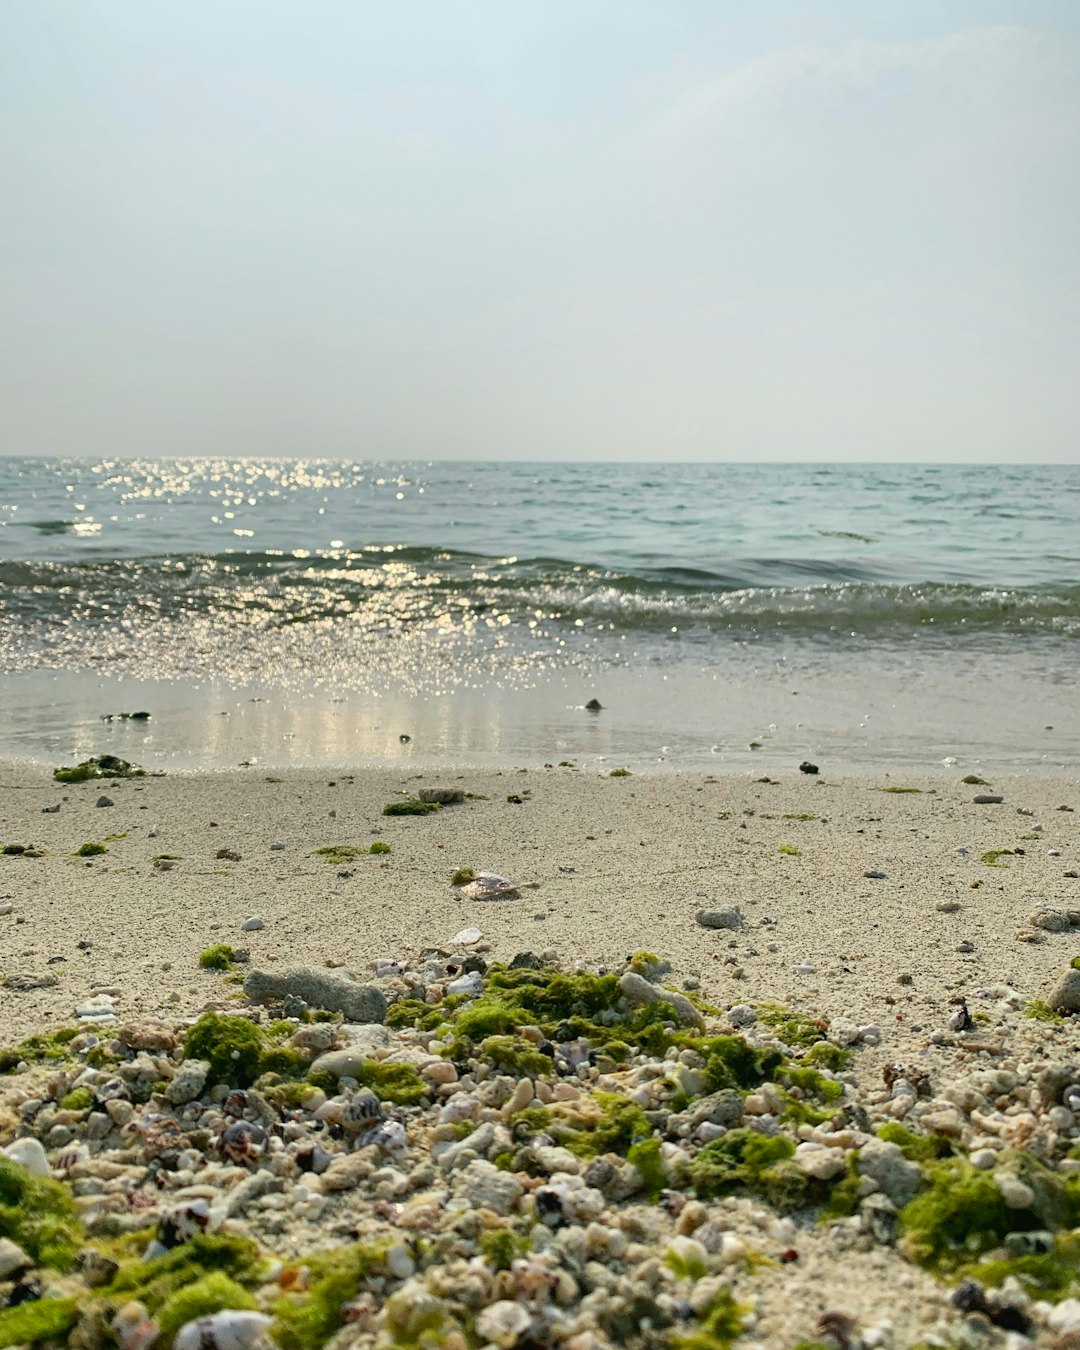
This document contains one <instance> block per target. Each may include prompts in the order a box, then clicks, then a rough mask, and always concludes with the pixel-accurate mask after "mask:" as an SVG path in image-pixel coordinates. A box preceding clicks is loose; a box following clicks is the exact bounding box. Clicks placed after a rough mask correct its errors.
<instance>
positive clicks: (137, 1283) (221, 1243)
mask: <svg viewBox="0 0 1080 1350" xmlns="http://www.w3.org/2000/svg"><path fill="white" fill-rule="evenodd" d="M264 1271H265V1262H264V1261H263V1260H262V1258H261V1257H260V1255H259V1249H258V1247H257V1246H256V1244H255V1243H254V1242H252V1241H251V1240H250V1239H249V1238H242V1237H234V1236H231V1235H229V1234H224V1233H199V1234H197V1235H196V1236H195V1237H193V1238H192V1239H191V1240H190V1241H189V1242H185V1243H182V1244H181V1245H180V1246H178V1247H174V1248H173V1249H172V1250H171V1251H168V1252H164V1253H163V1254H162V1255H161V1256H156V1257H154V1258H153V1259H151V1260H149V1261H144V1260H142V1259H141V1258H139V1257H133V1258H131V1259H129V1260H126V1261H122V1262H121V1264H120V1268H119V1270H118V1271H117V1273H116V1275H115V1276H114V1278H113V1282H112V1284H110V1285H107V1286H106V1287H105V1288H104V1289H102V1290H101V1291H100V1292H101V1297H102V1298H103V1299H105V1300H106V1301H107V1302H108V1303H109V1304H115V1305H119V1304H122V1303H127V1302H129V1301H130V1300H132V1299H138V1300H139V1302H141V1303H144V1304H145V1305H146V1307H147V1309H148V1310H149V1312H150V1313H151V1315H152V1316H158V1315H159V1314H160V1313H161V1312H163V1311H164V1309H165V1308H166V1307H167V1306H168V1304H169V1302H170V1300H172V1299H174V1298H175V1297H176V1296H177V1295H179V1294H181V1293H182V1291H184V1290H187V1289H192V1288H195V1287H196V1286H197V1285H198V1284H199V1283H201V1281H202V1280H203V1279H204V1278H205V1277H206V1276H208V1275H219V1276H221V1277H223V1278H227V1279H228V1280H229V1283H230V1285H233V1284H235V1285H236V1286H237V1287H241V1288H242V1287H244V1286H249V1287H254V1286H257V1285H258V1284H259V1283H260V1281H261V1279H262V1277H263V1274H264ZM219 1288H220V1286H219ZM176 1306H177V1305H176V1304H174V1308H175V1307H176ZM181 1325H183V1323H182V1322H181V1323H178V1324H177V1325H176V1326H175V1327H174V1329H173V1334H175V1331H176V1330H178V1329H179V1327H180V1326H181ZM166 1343H167V1342H166Z"/></svg>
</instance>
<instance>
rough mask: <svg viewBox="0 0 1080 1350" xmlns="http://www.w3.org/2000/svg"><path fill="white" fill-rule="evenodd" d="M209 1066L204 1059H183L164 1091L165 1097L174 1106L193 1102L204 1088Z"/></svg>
mask: <svg viewBox="0 0 1080 1350" xmlns="http://www.w3.org/2000/svg"><path fill="white" fill-rule="evenodd" d="M209 1073H210V1065H209V1063H208V1062H207V1061H206V1060H205V1059H185V1060H184V1062H183V1063H182V1064H181V1065H180V1067H179V1068H178V1069H177V1070H176V1073H175V1074H174V1075H173V1078H172V1081H171V1082H170V1083H169V1085H168V1087H166V1089H165V1096H166V1097H167V1098H168V1099H169V1101H170V1102H172V1103H173V1105H174V1106H185V1105H186V1104H187V1103H188V1102H193V1101H195V1099H196V1098H197V1097H198V1096H199V1094H200V1093H201V1092H202V1090H203V1088H204V1087H205V1086H206V1079H207V1077H208V1075H209Z"/></svg>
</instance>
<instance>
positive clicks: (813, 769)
mask: <svg viewBox="0 0 1080 1350" xmlns="http://www.w3.org/2000/svg"><path fill="white" fill-rule="evenodd" d="M799 772H800V773H817V772H818V766H817V765H816V764H811V763H810V761H809V760H808V759H804V760H803V762H802V763H801V764H800V765H799Z"/></svg>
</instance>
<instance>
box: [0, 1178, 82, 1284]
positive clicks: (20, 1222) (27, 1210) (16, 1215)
mask: <svg viewBox="0 0 1080 1350" xmlns="http://www.w3.org/2000/svg"><path fill="white" fill-rule="evenodd" d="M0 1237H6V1238H10V1239H11V1240H12V1242H16V1243H18V1245H19V1246H20V1247H21V1248H22V1249H23V1251H24V1252H26V1254H27V1255H28V1256H31V1257H32V1258H33V1259H34V1262H35V1263H36V1264H37V1265H39V1266H51V1267H53V1268H54V1269H56V1270H61V1271H66V1270H70V1269H71V1267H72V1266H73V1265H74V1262H75V1253H76V1252H77V1251H78V1250H79V1247H80V1246H81V1245H82V1242H83V1230H82V1224H81V1223H80V1222H79V1218H78V1211H77V1210H76V1208H75V1203H74V1201H73V1200H72V1198H71V1193H70V1191H69V1190H68V1188H67V1187H66V1186H62V1185H61V1184H60V1183H59V1182H58V1181H53V1180H52V1178H51V1177H35V1176H31V1175H30V1173H29V1172H27V1171H26V1169H25V1168H24V1167H20V1166H19V1164H18V1163H16V1162H12V1160H11V1159H10V1158H7V1157H4V1155H3V1154H0Z"/></svg>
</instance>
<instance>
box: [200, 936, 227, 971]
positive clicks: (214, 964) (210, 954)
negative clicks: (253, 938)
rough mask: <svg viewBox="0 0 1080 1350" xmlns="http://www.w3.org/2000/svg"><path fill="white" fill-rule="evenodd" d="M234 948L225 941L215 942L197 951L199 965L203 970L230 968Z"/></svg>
mask: <svg viewBox="0 0 1080 1350" xmlns="http://www.w3.org/2000/svg"><path fill="white" fill-rule="evenodd" d="M235 956H236V950H235V948H233V947H231V946H230V945H229V944H228V943H227V942H216V943H215V944H214V945H213V946H212V947H207V948H205V949H204V950H203V951H201V952H200V953H199V965H200V966H202V968H203V970H232V968H233V959H234V957H235Z"/></svg>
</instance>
